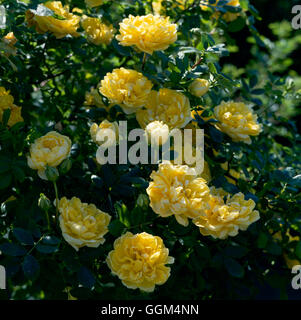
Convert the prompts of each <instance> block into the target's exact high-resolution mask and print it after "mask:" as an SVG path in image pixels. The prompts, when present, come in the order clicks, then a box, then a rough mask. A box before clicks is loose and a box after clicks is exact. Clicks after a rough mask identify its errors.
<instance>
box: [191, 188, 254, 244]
mask: <svg viewBox="0 0 301 320" xmlns="http://www.w3.org/2000/svg"><path fill="white" fill-rule="evenodd" d="M224 197H226V201H224ZM208 205H209V208H208V209H207V210H205V212H204V213H203V214H201V215H200V216H199V217H198V218H196V219H195V220H194V221H193V222H194V224H195V225H196V226H197V227H199V229H200V232H201V234H202V235H204V236H208V235H210V236H212V237H213V238H218V239H226V238H227V237H228V236H231V237H234V236H236V235H237V234H238V231H239V230H246V229H247V228H248V226H249V225H250V224H252V223H253V222H255V221H257V220H258V219H259V218H260V217H259V212H258V211H257V210H254V208H255V202H254V201H253V200H252V199H249V200H245V197H244V195H243V194H242V193H241V192H240V193H237V194H235V195H234V196H231V195H230V194H227V193H226V192H225V191H224V190H222V189H215V188H214V187H213V188H211V190H210V196H209V201H208Z"/></svg>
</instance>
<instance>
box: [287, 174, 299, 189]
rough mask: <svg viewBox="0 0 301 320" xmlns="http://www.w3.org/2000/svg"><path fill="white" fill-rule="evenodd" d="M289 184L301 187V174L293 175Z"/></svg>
mask: <svg viewBox="0 0 301 320" xmlns="http://www.w3.org/2000/svg"><path fill="white" fill-rule="evenodd" d="M289 184H290V185H292V186H294V187H297V188H301V174H299V175H297V176H295V177H293V178H292V180H291V181H290V182H289Z"/></svg>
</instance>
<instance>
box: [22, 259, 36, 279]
mask: <svg viewBox="0 0 301 320" xmlns="http://www.w3.org/2000/svg"><path fill="white" fill-rule="evenodd" d="M22 268H23V272H24V274H25V276H26V277H27V278H28V279H30V280H33V279H35V278H36V277H37V276H38V274H39V272H40V265H39V262H38V261H37V259H36V258H34V257H33V256H31V255H27V256H25V258H24V260H23V263H22Z"/></svg>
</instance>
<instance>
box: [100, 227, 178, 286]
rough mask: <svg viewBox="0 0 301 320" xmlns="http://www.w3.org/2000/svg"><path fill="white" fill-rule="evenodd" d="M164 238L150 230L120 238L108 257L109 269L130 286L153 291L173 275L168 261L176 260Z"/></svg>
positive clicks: (170, 262) (124, 283) (127, 234)
mask: <svg viewBox="0 0 301 320" xmlns="http://www.w3.org/2000/svg"><path fill="white" fill-rule="evenodd" d="M168 254H169V250H168V249H167V248H166V247H165V246H164V243H163V240H162V239H161V238H160V237H158V236H153V235H151V234H148V233H146V232H143V233H138V234H135V235H133V234H132V233H131V232H127V233H126V234H124V235H122V236H121V237H119V238H118V239H117V240H115V242H114V250H112V251H111V252H110V253H109V254H108V257H107V259H106V261H107V264H108V266H109V268H110V269H111V271H112V273H113V274H114V275H117V276H118V277H119V279H120V280H121V281H122V283H123V285H125V286H126V287H127V288H129V289H137V288H139V289H140V290H142V291H146V292H153V291H154V290H155V286H156V285H162V284H164V283H165V282H166V281H167V279H168V278H169V276H170V268H169V267H167V266H166V264H172V263H174V258H173V257H170V256H169V255H168Z"/></svg>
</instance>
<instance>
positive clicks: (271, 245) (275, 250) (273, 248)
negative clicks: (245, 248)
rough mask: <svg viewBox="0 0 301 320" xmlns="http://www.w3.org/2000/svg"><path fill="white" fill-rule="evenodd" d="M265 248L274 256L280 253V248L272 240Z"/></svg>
mask: <svg viewBox="0 0 301 320" xmlns="http://www.w3.org/2000/svg"><path fill="white" fill-rule="evenodd" d="M266 250H267V251H268V252H269V253H270V254H272V255H274V256H280V255H281V254H282V248H281V247H280V246H279V245H278V244H277V243H275V242H273V241H271V242H269V243H268V245H267V247H266Z"/></svg>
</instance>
